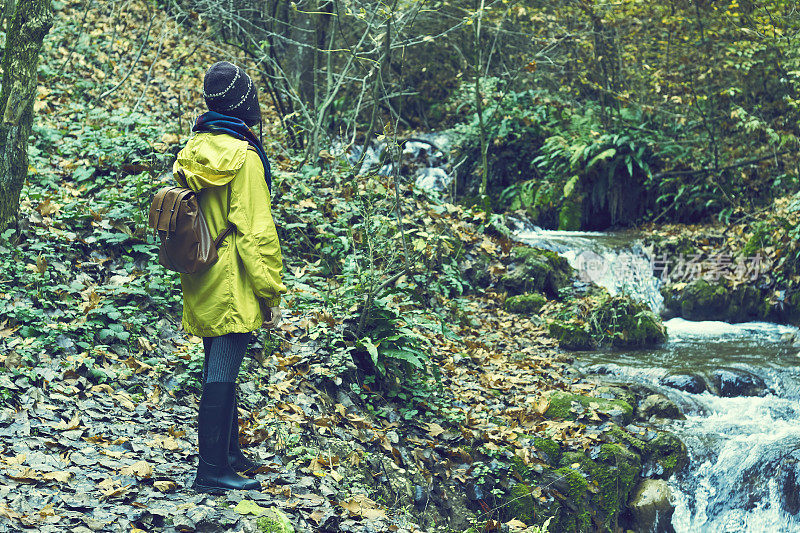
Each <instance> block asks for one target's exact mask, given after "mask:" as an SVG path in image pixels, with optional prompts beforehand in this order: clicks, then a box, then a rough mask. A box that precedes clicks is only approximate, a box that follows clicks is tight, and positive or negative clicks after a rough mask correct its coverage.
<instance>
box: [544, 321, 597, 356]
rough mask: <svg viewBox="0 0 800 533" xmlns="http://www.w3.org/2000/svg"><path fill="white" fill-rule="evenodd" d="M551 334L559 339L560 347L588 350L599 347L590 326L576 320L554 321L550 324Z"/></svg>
mask: <svg viewBox="0 0 800 533" xmlns="http://www.w3.org/2000/svg"><path fill="white" fill-rule="evenodd" d="M548 329H549V332H550V336H551V337H553V338H554V339H555V340H557V341H558V347H559V348H561V349H564V350H572V351H587V350H594V349H596V348H597V343H596V342H595V339H594V338H593V337H592V334H591V332H590V331H589V327H588V326H587V325H585V324H577V323H575V322H560V321H558V320H556V321H553V322H551V323H550V325H549V326H548Z"/></svg>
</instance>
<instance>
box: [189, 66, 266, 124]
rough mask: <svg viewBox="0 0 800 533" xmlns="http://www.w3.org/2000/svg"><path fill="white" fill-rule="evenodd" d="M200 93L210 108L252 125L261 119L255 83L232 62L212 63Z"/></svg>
mask: <svg viewBox="0 0 800 533" xmlns="http://www.w3.org/2000/svg"><path fill="white" fill-rule="evenodd" d="M203 97H204V98H205V100H206V106H208V109H209V110H211V111H216V112H217V113H222V114H223V115H228V116H232V117H236V118H240V119H242V120H243V121H244V123H245V124H247V125H248V126H250V127H252V126H255V125H256V124H258V123H259V122H260V121H261V108H260V107H259V105H258V94H257V92H256V86H255V85H254V84H253V80H252V79H250V76H248V75H247V73H246V72H245V71H244V70H242V69H241V68H239V67H237V66H236V65H234V64H232V63H228V62H227V61H220V62H219V63H214V64H213V65H211V68H209V69H208V72H206V76H205V79H203Z"/></svg>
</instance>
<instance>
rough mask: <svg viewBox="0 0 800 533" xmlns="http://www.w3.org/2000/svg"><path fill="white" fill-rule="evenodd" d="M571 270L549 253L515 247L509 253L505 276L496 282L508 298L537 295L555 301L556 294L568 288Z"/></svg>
mask: <svg viewBox="0 0 800 533" xmlns="http://www.w3.org/2000/svg"><path fill="white" fill-rule="evenodd" d="M571 278H572V267H571V266H569V263H568V262H567V260H566V259H564V258H563V257H561V256H560V255H558V254H557V253H555V252H553V251H550V250H543V249H541V248H534V247H529V246H518V247H516V248H514V249H513V250H512V251H511V262H510V263H509V265H508V272H507V273H506V274H504V275H503V276H502V277H501V278H500V281H501V283H502V285H503V287H504V288H505V290H506V291H507V292H508V294H510V295H512V296H513V295H519V294H526V293H533V292H541V293H544V294H545V295H547V296H548V297H549V298H558V297H559V291H560V290H561V289H562V288H564V287H567V286H569V285H570V284H571Z"/></svg>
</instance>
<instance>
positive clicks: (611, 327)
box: [590, 296, 667, 348]
mask: <svg viewBox="0 0 800 533" xmlns="http://www.w3.org/2000/svg"><path fill="white" fill-rule="evenodd" d="M590 322H591V323H592V324H593V328H592V329H593V331H594V332H595V336H596V337H599V339H598V341H599V342H600V343H601V344H610V345H611V346H613V347H614V348H644V347H648V346H657V345H660V344H663V343H664V342H666V340H667V330H666V328H665V327H664V324H663V323H662V322H661V318H659V317H658V315H656V314H655V313H653V311H651V310H650V308H649V307H648V306H647V304H645V303H643V302H638V301H636V300H633V299H632V298H630V297H628V296H613V297H608V298H606V299H604V300H603V301H602V302H601V303H600V305H599V306H598V307H597V308H596V309H594V310H593V311H592V314H591V320H590Z"/></svg>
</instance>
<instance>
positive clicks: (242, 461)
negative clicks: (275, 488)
mask: <svg viewBox="0 0 800 533" xmlns="http://www.w3.org/2000/svg"><path fill="white" fill-rule="evenodd" d="M228 463H229V464H230V465H231V468H233V469H234V470H236V471H237V472H241V473H243V474H245V475H251V474H254V473H255V471H256V470H258V469H259V468H261V466H263V465H261V464H260V463H256V462H255V461H251V460H250V459H248V458H247V457H245V455H244V454H243V453H242V449H241V448H239V409H238V406H237V402H236V394H235V393H234V395H233V420H232V421H231V441H230V443H229V444H228Z"/></svg>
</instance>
